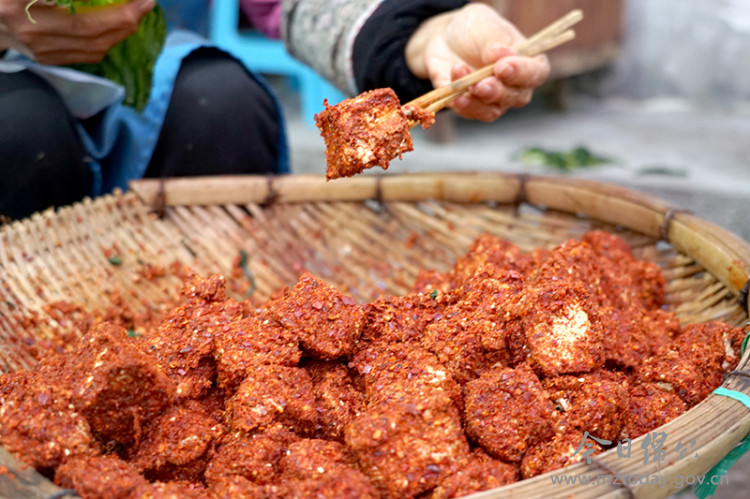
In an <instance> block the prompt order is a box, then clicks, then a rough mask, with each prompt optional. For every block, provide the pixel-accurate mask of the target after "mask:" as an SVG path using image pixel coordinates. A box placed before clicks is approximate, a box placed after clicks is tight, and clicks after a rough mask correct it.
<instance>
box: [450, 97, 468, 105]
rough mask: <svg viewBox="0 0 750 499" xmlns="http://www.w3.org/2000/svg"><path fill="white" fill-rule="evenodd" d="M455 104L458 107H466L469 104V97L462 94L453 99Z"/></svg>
mask: <svg viewBox="0 0 750 499" xmlns="http://www.w3.org/2000/svg"><path fill="white" fill-rule="evenodd" d="M453 105H454V106H455V107H457V108H464V107H466V106H468V105H469V98H468V97H466V96H465V95H462V96H461V97H459V98H458V99H456V100H454V101H453Z"/></svg>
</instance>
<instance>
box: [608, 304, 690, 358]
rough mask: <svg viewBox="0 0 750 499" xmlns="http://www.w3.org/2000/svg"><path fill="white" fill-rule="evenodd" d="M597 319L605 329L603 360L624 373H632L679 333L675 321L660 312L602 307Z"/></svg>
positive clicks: (630, 307) (639, 307)
mask: <svg viewBox="0 0 750 499" xmlns="http://www.w3.org/2000/svg"><path fill="white" fill-rule="evenodd" d="M599 316H600V318H601V321H602V324H603V325H605V329H606V334H605V335H604V341H603V346H604V356H605V359H606V360H607V361H608V362H610V363H611V364H613V365H615V366H618V367H620V368H624V369H635V368H636V367H638V366H639V365H640V364H641V362H643V361H644V360H645V359H647V358H648V357H651V356H653V355H655V354H656V352H657V351H659V349H660V348H662V347H663V346H665V345H668V344H669V343H671V342H672V339H673V338H674V337H675V336H677V335H678V334H679V333H680V322H679V320H678V319H677V317H676V316H675V315H674V314H673V313H672V312H668V311H665V310H661V309H655V310H645V309H644V308H642V307H641V306H640V305H632V306H629V307H627V308H615V307H610V306H606V307H601V308H600V309H599Z"/></svg>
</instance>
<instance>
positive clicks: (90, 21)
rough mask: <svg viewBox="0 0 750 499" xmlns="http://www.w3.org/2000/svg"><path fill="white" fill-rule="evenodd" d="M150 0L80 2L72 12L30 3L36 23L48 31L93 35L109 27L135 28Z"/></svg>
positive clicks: (130, 29)
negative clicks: (100, 4)
mask: <svg viewBox="0 0 750 499" xmlns="http://www.w3.org/2000/svg"><path fill="white" fill-rule="evenodd" d="M155 5H156V4H155V3H154V0H132V1H130V0H129V1H126V2H122V3H117V4H111V5H105V6H80V7H77V8H76V11H75V13H74V14H69V13H68V12H67V10H66V8H65V7H60V6H57V5H49V4H46V5H44V4H39V8H37V7H36V6H35V7H33V13H32V15H33V16H34V19H35V20H36V23H37V25H38V26H40V27H43V28H44V31H45V32H46V33H47V34H50V35H61V36H70V37H78V38H96V37H98V36H101V35H103V34H105V33H109V32H112V31H129V32H131V33H134V32H135V31H137V30H138V24H139V23H140V21H141V18H143V16H145V15H146V14H147V13H148V12H149V11H151V10H152V9H153V8H154V6H155Z"/></svg>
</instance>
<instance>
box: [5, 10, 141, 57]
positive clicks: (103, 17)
mask: <svg viewBox="0 0 750 499" xmlns="http://www.w3.org/2000/svg"><path fill="white" fill-rule="evenodd" d="M29 2H30V0H0V50H3V49H9V48H12V49H15V50H17V51H18V52H20V53H22V54H24V55H26V56H28V57H30V58H31V59H34V60H36V61H38V62H41V63H44V64H51V65H67V64H75V63H96V62H99V61H100V60H101V59H102V58H103V57H104V56H105V55H106V54H107V52H109V49H111V48H112V47H113V46H115V45H117V44H118V43H120V42H121V41H122V40H124V39H125V38H127V37H128V36H130V35H132V34H133V33H135V32H136V31H138V23H139V22H140V20H141V18H142V17H143V16H145V15H146V14H147V13H148V12H149V11H150V10H151V9H153V8H154V5H155V3H154V0H126V1H124V2H121V3H117V4H112V5H108V6H106V7H91V8H78V9H77V10H76V13H75V14H70V12H69V11H68V9H67V8H66V7H61V6H58V5H56V4H54V3H51V2H48V1H46V0H39V1H37V2H36V3H34V4H33V5H31V7H29V9H28V14H27V12H26V6H27V4H28V3H29ZM29 16H31V19H33V21H32V20H31V19H29Z"/></svg>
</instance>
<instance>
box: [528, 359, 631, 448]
mask: <svg viewBox="0 0 750 499" xmlns="http://www.w3.org/2000/svg"><path fill="white" fill-rule="evenodd" d="M542 386H544V388H545V389H546V390H547V392H548V393H549V396H550V399H551V400H552V401H553V402H555V404H557V406H558V407H559V408H560V409H561V410H562V417H561V420H560V427H561V428H564V430H565V431H572V430H580V431H581V432H583V431H588V432H589V433H590V434H591V435H593V436H594V437H597V438H600V439H604V440H610V441H615V440H617V437H618V435H620V432H621V431H622V429H623V426H624V425H625V421H626V418H627V411H628V404H629V396H628V380H627V377H626V376H625V375H624V374H622V373H619V372H611V371H606V370H600V371H595V372H592V373H588V374H578V375H570V374H568V375H562V376H554V377H550V378H546V379H544V380H542Z"/></svg>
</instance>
